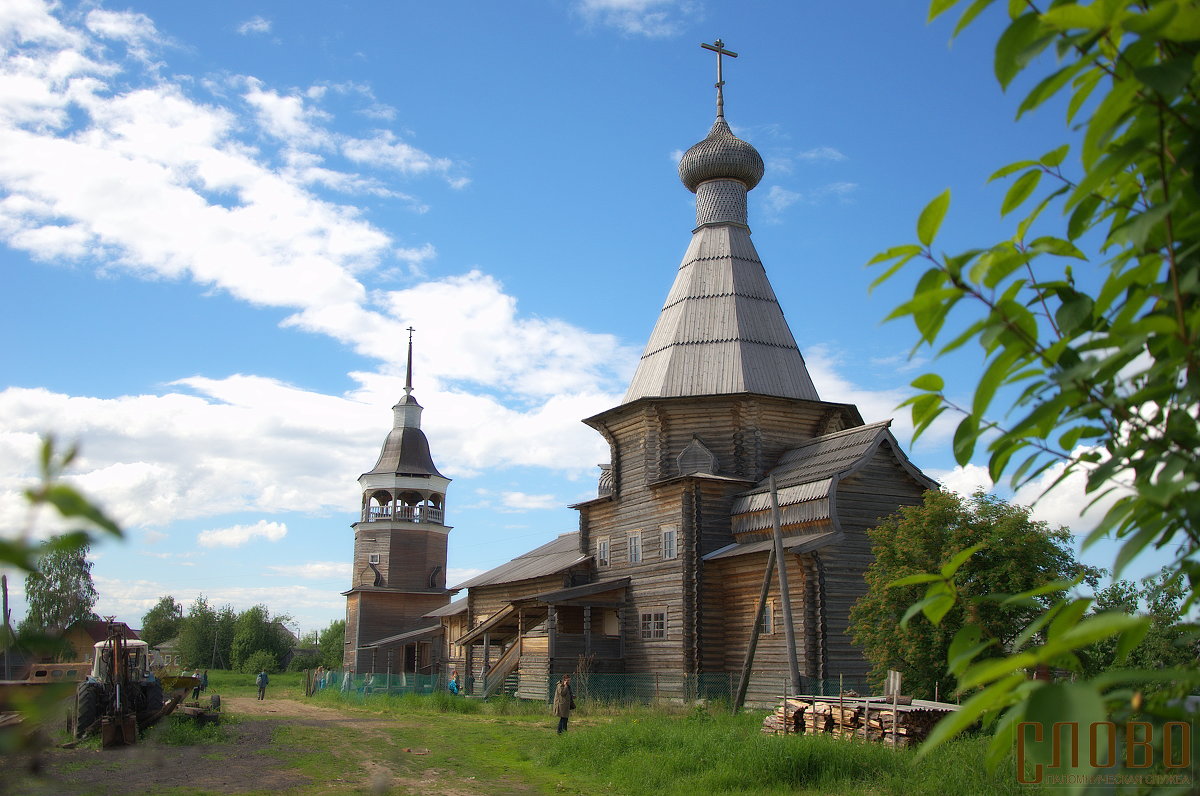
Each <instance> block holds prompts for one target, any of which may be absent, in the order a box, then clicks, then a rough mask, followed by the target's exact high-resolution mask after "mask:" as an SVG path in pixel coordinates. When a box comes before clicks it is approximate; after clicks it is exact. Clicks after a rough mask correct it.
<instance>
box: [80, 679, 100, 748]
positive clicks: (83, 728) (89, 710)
mask: <svg viewBox="0 0 1200 796" xmlns="http://www.w3.org/2000/svg"><path fill="white" fill-rule="evenodd" d="M75 700H76V702H77V706H76V709H75V737H76V738H82V737H83V736H84V735H85V734H86V733H87V732H88V731H89V730H91V729H92V728H93V727H94V726H95V724H96V722H98V721H100V718H101V712H100V711H101V703H103V702H104V688H103V686H101V685H100V683H93V682H83V683H80V684H79V687H78V688H77V689H76V690H75Z"/></svg>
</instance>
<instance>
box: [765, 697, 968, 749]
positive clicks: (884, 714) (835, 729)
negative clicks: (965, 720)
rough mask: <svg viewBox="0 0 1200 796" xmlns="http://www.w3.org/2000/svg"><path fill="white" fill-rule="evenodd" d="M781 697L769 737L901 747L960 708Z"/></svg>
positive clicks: (769, 720)
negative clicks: (815, 736) (821, 737)
mask: <svg viewBox="0 0 1200 796" xmlns="http://www.w3.org/2000/svg"><path fill="white" fill-rule="evenodd" d="M895 703H896V704H893V700H892V698H891V697H860V696H857V695H853V696H844V697H841V698H839V697H836V696H834V697H829V696H807V695H800V696H795V697H787V698H783V697H780V704H779V707H778V708H776V709H775V712H774V713H772V714H771V715H769V716H767V718H766V719H764V720H763V729H762V731H763V732H765V733H769V734H773V735H784V734H787V735H792V734H796V735H799V734H803V733H816V732H823V733H828V734H830V735H836V736H840V737H844V738H864V739H866V740H868V741H881V742H883V743H887V744H895V745H896V746H913V745H916V744H919V743H920V742H921V741H923V740H925V738H926V737H928V735H929V733H930V731H931V730H932V729H933V726H934V725H935V724H937V723H938V721H940V720H941V719H942V717H944V716H945V715H946V714H947V713H951V712H953V711H955V710H958V705H951V704H947V703H945V702H931V701H928V700H924V699H913V698H911V697H899V698H897V699H896V700H895Z"/></svg>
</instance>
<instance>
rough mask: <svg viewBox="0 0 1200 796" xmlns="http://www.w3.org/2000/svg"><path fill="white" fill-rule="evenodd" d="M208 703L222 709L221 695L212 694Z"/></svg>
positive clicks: (214, 708) (214, 707)
mask: <svg viewBox="0 0 1200 796" xmlns="http://www.w3.org/2000/svg"><path fill="white" fill-rule="evenodd" d="M208 705H209V707H210V708H212V709H213V710H220V709H221V695H220V694H213V695H212V696H210V697H209V698H208Z"/></svg>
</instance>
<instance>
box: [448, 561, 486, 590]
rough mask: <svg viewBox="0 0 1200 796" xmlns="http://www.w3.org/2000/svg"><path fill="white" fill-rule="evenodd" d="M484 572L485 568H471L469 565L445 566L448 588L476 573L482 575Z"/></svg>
mask: <svg viewBox="0 0 1200 796" xmlns="http://www.w3.org/2000/svg"><path fill="white" fill-rule="evenodd" d="M484 572H487V570H486V569H471V568H470V567H446V583H448V584H449V585H450V588H454V587H455V586H457V585H458V584H460V583H462V582H464V581H468V580H470V579H471V578H473V577H475V576H476V575H482V574H483V573H484ZM459 596H465V595H459Z"/></svg>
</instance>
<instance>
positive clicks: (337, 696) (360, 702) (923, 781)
mask: <svg viewBox="0 0 1200 796" xmlns="http://www.w3.org/2000/svg"><path fill="white" fill-rule="evenodd" d="M315 700H316V701H317V702H319V703H324V704H326V705H328V706H330V707H339V708H341V709H344V710H349V711H351V712H355V713H368V714H375V715H381V716H388V717H394V718H395V719H396V720H397V721H398V722H399V721H405V720H406V719H407V721H408V723H409V724H410V726H407V727H400V728H398V729H397V730H396V736H395V737H396V741H397V743H399V744H401V745H404V746H408V745H413V746H417V745H419V746H423V747H427V748H429V749H430V754H429V756H427V757H424V758H422V760H423V764H424V765H427V766H432V767H437V768H445V769H448V770H451V771H454V772H455V773H456V774H459V775H462V776H463V777H475V778H476V779H477V780H481V781H488V780H490V781H493V782H494V781H497V780H498V779H499V780H504V779H505V778H507V779H508V780H509V781H514V782H522V783H526V784H528V785H531V786H534V787H539V788H549V789H553V790H565V791H569V792H580V793H600V792H615V793H622V794H631V795H632V796H636V794H659V793H679V794H691V793H762V794H767V793H811V794H817V793H821V794H824V793H846V794H872V796H874V795H875V794H898V795H900V794H903V796H918V795H919V794H931V795H936V796H945V794H952V793H971V794H1016V793H1019V792H1022V791H1020V790H1019V788H1018V786H1017V784H1016V781H1015V776H1014V775H1013V772H1012V767H1011V764H1009V765H1008V766H1006V767H1002V768H1001V769H1000V770H999V771H997V772H996V774H994V775H988V774H987V773H986V767H985V765H984V762H983V760H984V749H985V747H986V745H987V739H986V738H966V739H962V740H959V741H956V742H954V743H951V744H948V745H946V746H944V747H942V748H941V749H939V750H937V751H935V752H934V753H933V754H932V755H931V756H930V757H928V758H927V759H924V760H920V761H918V760H917V759H916V753H915V751H914V750H908V749H892V748H891V747H888V746H884V745H882V744H877V743H864V742H854V741H847V740H841V739H837V738H833V737H830V736H825V735H821V736H799V737H797V736H791V737H777V736H769V735H764V734H763V733H762V732H761V727H762V719H763V716H764V715H765V714H763V713H761V712H751V713H743V714H741V715H738V716H731V715H729V713H728V712H727V711H725V710H721V709H720V708H719V707H717V708H713V709H706V708H692V709H686V708H679V707H676V708H674V709H663V708H659V707H653V708H651V707H629V708H622V709H616V708H613V707H611V706H605V705H589V704H586V703H585V704H584V705H582V706H581V709H580V710H578V711H576V712H575V713H574V714H573V716H572V719H571V729H570V731H569V732H568V733H567V734H566V735H563V736H557V735H556V734H555V733H554V731H553V729H552V728H553V726H554V724H555V723H556V720H555V719H554V717H552V716H550V714H549V709H548V707H547V706H546V705H544V704H542V703H539V702H521V701H517V700H488V701H487V702H482V701H480V700H474V699H465V698H463V697H457V696H453V695H450V694H436V693H435V694H432V695H429V696H417V695H413V694H406V695H403V696H391V697H388V696H380V695H373V696H371V697H367V698H365V699H364V698H363V697H361V696H360V695H358V694H341V693H338V692H336V691H331V692H325V693H322V694H319V695H318V696H317V697H315ZM425 716H429V717H433V718H431V719H425V718H421V717H425Z"/></svg>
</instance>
